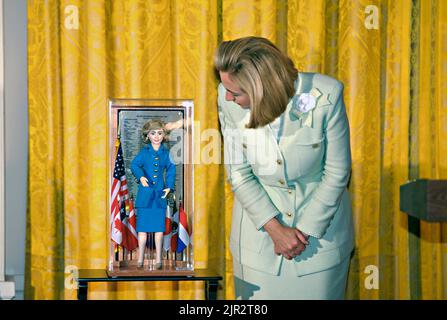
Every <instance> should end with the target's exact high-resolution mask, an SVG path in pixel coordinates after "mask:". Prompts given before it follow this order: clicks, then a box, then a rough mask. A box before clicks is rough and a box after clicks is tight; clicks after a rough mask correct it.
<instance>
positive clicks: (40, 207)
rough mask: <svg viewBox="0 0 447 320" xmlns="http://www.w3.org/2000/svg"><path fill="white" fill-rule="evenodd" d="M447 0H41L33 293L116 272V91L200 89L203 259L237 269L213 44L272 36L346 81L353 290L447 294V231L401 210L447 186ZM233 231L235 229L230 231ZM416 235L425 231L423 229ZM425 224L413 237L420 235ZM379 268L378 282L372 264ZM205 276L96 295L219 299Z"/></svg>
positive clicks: (32, 186) (308, 67)
mask: <svg viewBox="0 0 447 320" xmlns="http://www.w3.org/2000/svg"><path fill="white" fill-rule="evenodd" d="M446 23H447V4H446V3H445V1H443V0H411V1H410V0H396V1H394V0H393V1H391V0H382V1H379V0H368V1H366V0H288V1H287V0H277V1H275V0H250V1H238V0H210V1H208V0H202V1H201V0H151V1H147V0H142V1H136V0H113V1H112V0H84V1H81V0H77V1H76V0H70V1H68V0H66V1H65V0H52V1H51V0H48V1H41V0H32V1H29V2H28V37H29V40H28V59H29V195H28V199H29V200H28V218H27V252H26V253H27V256H26V263H27V267H26V284H25V286H26V297H27V298H29V299H74V298H75V297H76V291H75V290H74V287H73V286H72V285H70V281H68V280H67V279H69V278H68V273H67V272H68V271H69V270H72V269H76V268H105V266H106V265H107V259H108V252H107V246H108V242H109V239H108V238H107V230H108V229H107V228H108V225H107V218H108V205H107V193H108V192H109V190H107V179H108V168H107V146H106V139H107V121H108V120H107V99H108V98H109V97H114V98H159V97H164V98H193V99H194V100H195V115H194V117H195V120H196V121H198V122H197V126H196V128H195V129H196V141H195V145H196V149H195V154H196V163H197V164H196V165H195V180H194V183H195V190H196V194H195V197H194V202H195V220H194V226H193V228H194V237H195V238H194V243H195V248H194V257H195V266H196V267H197V268H203V267H212V268H215V269H216V270H217V271H218V272H219V273H220V274H222V275H224V281H223V282H222V288H221V289H220V290H219V294H218V298H220V299H234V287H233V277H232V260H231V254H230V253H229V250H228V248H229V246H228V240H229V239H228V238H229V231H230V222H231V207H232V194H231V191H230V188H229V186H228V184H227V183H226V182H225V174H224V169H223V166H222V165H220V164H218V163H203V158H204V154H205V153H207V152H208V151H209V147H210V145H215V143H217V145H218V144H219V141H216V140H218V138H217V137H215V136H212V135H211V136H209V135H202V136H201V135H200V133H203V132H204V130H207V129H217V128H218V119H217V112H216V85H217V82H216V80H215V79H214V76H213V69H212V65H213V53H214V50H215V48H216V46H217V44H218V43H219V41H221V40H228V39H233V38H237V37H241V36H246V35H259V36H264V37H267V38H269V39H271V40H272V41H273V42H275V43H276V44H277V45H278V46H279V47H280V48H281V49H283V50H286V51H287V52H288V54H289V55H290V56H291V57H292V58H293V60H294V61H295V63H296V65H297V67H298V68H299V70H300V71H310V72H322V73H326V74H329V75H332V76H334V77H336V78H338V79H340V80H341V81H343V83H344V84H345V102H346V105H347V109H348V117H349V120H350V125H351V147H352V156H353V170H352V178H351V182H350V186H349V189H350V192H351V195H352V199H353V208H354V217H355V231H356V248H355V254H354V256H353V258H352V260H351V268H350V275H349V283H348V296H347V297H348V298H350V299H410V298H414V299H445V298H447V297H446V290H447V289H446V288H447V276H446V275H445V274H444V273H443V271H444V270H446V268H447V266H446V262H445V256H446V253H447V244H446V241H447V240H446V239H447V227H446V225H445V224H441V223H425V222H414V221H413V222H411V223H409V220H408V217H407V215H406V214H404V213H402V212H400V211H399V186H400V185H401V184H403V183H405V182H406V181H407V180H408V179H410V178H411V179H413V178H430V179H447V162H446V161H445V160H444V159H446V157H447V145H446V144H445V143H443V141H446V138H447V125H446V124H447V107H446V105H447V102H446V101H447V97H446V92H447V90H446V89H447V88H446V83H447V81H446V80H447V79H446V74H447V70H446V68H445V65H446V55H447V48H446V43H447V41H446V39H447V31H446V28H445V25H446ZM222 226H225V227H224V228H223V227H222ZM414 230H416V231H414ZM410 231H411V232H410ZM370 266H375V267H376V268H377V270H378V288H375V287H373V288H371V287H369V286H367V282H368V281H369V279H370V278H368V277H369V274H368V273H367V272H366V271H365V270H369V269H368V267H370ZM203 285H204V284H203V283H188V282H185V283H183V282H182V283H180V284H178V283H174V282H158V283H144V284H143V283H119V284H95V285H91V288H90V290H89V298H93V299H180V298H181V299H203V298H204V296H203Z"/></svg>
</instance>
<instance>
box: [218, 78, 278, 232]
mask: <svg viewBox="0 0 447 320" xmlns="http://www.w3.org/2000/svg"><path fill="white" fill-rule="evenodd" d="M224 96H225V94H224V89H223V87H222V85H219V96H218V111H219V120H220V125H221V130H222V135H223V139H224V163H225V168H226V170H227V177H228V182H229V183H230V185H231V188H232V191H233V193H234V195H235V197H236V198H237V199H238V201H239V202H240V203H241V205H242V207H243V208H244V209H245V210H246V212H247V214H248V216H249V218H250V219H251V221H252V222H253V224H254V226H255V227H256V228H257V229H258V230H259V229H261V228H262V226H263V225H264V224H265V223H266V222H268V221H269V220H270V219H272V218H273V217H275V216H276V215H278V214H279V211H278V209H277V208H276V207H275V205H274V204H273V202H272V201H271V200H270V197H269V196H268V194H267V192H266V191H265V189H264V187H263V186H262V185H261V184H260V183H259V181H258V179H257V178H256V176H255V175H254V174H253V171H252V168H251V166H250V164H249V163H248V161H247V159H246V157H245V154H244V152H243V149H242V143H241V141H240V139H238V138H240V135H241V132H240V129H237V127H236V125H235V124H234V122H233V120H232V118H231V116H230V114H229V112H228V110H226V109H227V108H229V106H228V102H226V101H225V99H224Z"/></svg>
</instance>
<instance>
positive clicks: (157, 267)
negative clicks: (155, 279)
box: [155, 262, 163, 270]
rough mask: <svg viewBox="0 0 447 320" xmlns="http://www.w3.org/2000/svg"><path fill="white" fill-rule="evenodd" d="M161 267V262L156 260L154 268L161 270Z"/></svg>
mask: <svg viewBox="0 0 447 320" xmlns="http://www.w3.org/2000/svg"><path fill="white" fill-rule="evenodd" d="M162 268H163V265H162V263H161V262H157V263H156V264H155V269H156V270H161V269H162Z"/></svg>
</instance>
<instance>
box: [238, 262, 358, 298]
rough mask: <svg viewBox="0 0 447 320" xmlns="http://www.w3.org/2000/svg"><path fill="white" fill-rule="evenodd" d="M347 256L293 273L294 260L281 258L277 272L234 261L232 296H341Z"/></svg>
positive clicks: (347, 264) (346, 274)
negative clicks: (323, 267)
mask: <svg viewBox="0 0 447 320" xmlns="http://www.w3.org/2000/svg"><path fill="white" fill-rule="evenodd" d="M349 261H350V258H349V256H348V257H346V258H345V259H344V260H343V261H342V262H340V263H339V264H338V265H336V266H334V267H332V268H330V269H327V270H324V271H320V272H315V273H311V274H308V275H305V276H297V275H296V271H295V267H294V263H295V262H294V261H293V260H287V259H284V258H283V259H282V262H281V268H280V271H279V274H278V275H271V274H268V273H264V272H261V271H257V270H254V269H252V268H249V267H247V266H245V265H242V264H240V263H239V262H237V261H234V263H233V266H234V286H235V291H236V299H241V300H343V299H344V296H345V289H346V281H347V276H348V269H349Z"/></svg>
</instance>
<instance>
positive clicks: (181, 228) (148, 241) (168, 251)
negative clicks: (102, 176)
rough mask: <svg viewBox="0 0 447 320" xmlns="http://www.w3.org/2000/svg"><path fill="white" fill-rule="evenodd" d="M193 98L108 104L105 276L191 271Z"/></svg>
mask: <svg viewBox="0 0 447 320" xmlns="http://www.w3.org/2000/svg"><path fill="white" fill-rule="evenodd" d="M193 114H194V103H193V101H192V100H148V99H111V100H110V101H109V164H108V182H109V183H108V185H109V189H108V190H109V192H108V204H109V212H108V214H107V216H108V219H107V220H108V230H109V231H110V232H109V235H108V239H109V241H108V242H109V243H110V248H109V249H110V251H109V252H110V259H109V264H108V267H107V270H108V273H109V275H112V276H113V275H125V274H129V275H145V274H147V275H174V274H175V275H177V274H190V273H193V271H194V252H193V234H192V226H193V219H194V203H193V200H194V196H193V195H194V165H193V159H194V158H193Z"/></svg>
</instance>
